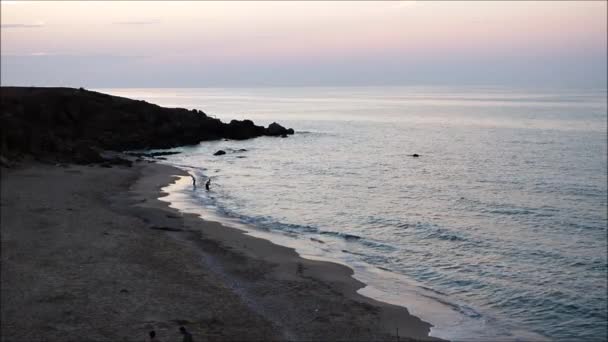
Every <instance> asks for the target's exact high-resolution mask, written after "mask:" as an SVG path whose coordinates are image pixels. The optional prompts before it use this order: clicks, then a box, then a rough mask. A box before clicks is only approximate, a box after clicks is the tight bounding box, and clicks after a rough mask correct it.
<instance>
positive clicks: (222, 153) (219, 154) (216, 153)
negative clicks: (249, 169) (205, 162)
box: [213, 150, 226, 156]
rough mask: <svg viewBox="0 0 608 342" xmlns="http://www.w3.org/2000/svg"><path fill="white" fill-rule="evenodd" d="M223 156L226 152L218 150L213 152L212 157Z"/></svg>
mask: <svg viewBox="0 0 608 342" xmlns="http://www.w3.org/2000/svg"><path fill="white" fill-rule="evenodd" d="M224 154H226V151H224V150H219V151H217V152H215V153H214V154H213V155H214V156H221V155H224Z"/></svg>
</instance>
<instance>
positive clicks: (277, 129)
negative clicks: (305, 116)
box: [265, 122, 293, 137]
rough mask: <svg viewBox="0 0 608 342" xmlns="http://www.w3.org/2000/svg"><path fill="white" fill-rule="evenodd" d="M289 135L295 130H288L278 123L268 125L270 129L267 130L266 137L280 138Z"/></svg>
mask: <svg viewBox="0 0 608 342" xmlns="http://www.w3.org/2000/svg"><path fill="white" fill-rule="evenodd" d="M290 132H291V133H290ZM287 134H293V129H291V128H290V129H286V128H285V127H283V126H281V125H279V124H278V123H276V122H273V123H271V124H270V125H268V128H266V132H265V135H269V136H272V137H278V136H283V135H287Z"/></svg>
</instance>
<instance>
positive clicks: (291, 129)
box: [287, 128, 295, 135]
mask: <svg viewBox="0 0 608 342" xmlns="http://www.w3.org/2000/svg"><path fill="white" fill-rule="evenodd" d="M294 133H295V132H294V130H293V128H288V129H287V134H288V135H293V134H294Z"/></svg>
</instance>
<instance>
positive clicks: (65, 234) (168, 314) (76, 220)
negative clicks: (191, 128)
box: [1, 162, 433, 341]
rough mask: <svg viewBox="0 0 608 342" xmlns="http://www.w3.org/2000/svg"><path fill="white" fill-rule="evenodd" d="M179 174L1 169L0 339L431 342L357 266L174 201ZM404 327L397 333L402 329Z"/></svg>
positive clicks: (163, 169)
mask: <svg viewBox="0 0 608 342" xmlns="http://www.w3.org/2000/svg"><path fill="white" fill-rule="evenodd" d="M176 175H185V173H184V172H183V171H181V170H179V169H176V168H173V167H170V166H165V165H158V164H153V163H147V162H142V163H136V164H135V165H134V166H133V167H132V168H128V167H113V168H102V167H96V166H75V165H62V166H59V165H48V164H28V165H26V166H21V167H19V168H16V169H2V175H1V181H2V183H1V185H2V187H1V191H2V196H1V233H2V252H1V257H2V264H1V267H2V269H1V271H2V277H1V290H2V293H1V299H2V308H1V311H2V329H1V337H2V341H24V340H28V341H35V340H45V341H80V340H90V341H108V340H112V341H144V340H146V338H147V332H148V331H149V330H156V331H157V335H158V337H159V338H160V339H161V340H163V341H169V340H179V339H180V335H179V333H178V327H179V326H180V325H183V326H185V327H187V328H188V329H189V330H190V331H191V332H192V334H193V336H194V339H195V341H205V340H366V341H367V340H383V341H396V340H400V341H404V340H408V339H415V340H433V338H429V337H428V332H429V329H430V325H429V324H428V323H426V322H423V321H421V320H420V319H418V318H417V317H415V316H412V315H410V314H409V313H408V311H407V310H406V309H405V308H402V307H398V306H393V305H389V304H385V303H381V302H378V301H375V300H372V299H370V298H367V297H364V296H361V295H359V294H357V293H356V291H357V290H358V289H359V288H361V287H363V286H364V284H362V283H361V282H359V281H357V280H355V279H354V278H353V277H352V273H353V272H352V270H351V269H350V268H348V267H346V266H343V265H339V264H335V263H329V262H321V261H312V260H307V259H303V258H301V257H299V256H298V254H297V253H295V251H294V250H293V249H290V248H286V247H282V246H278V245H275V244H273V243H271V242H269V241H266V240H263V239H259V238H255V237H252V236H249V235H246V234H244V232H242V231H240V230H238V229H234V228H227V227H224V226H222V225H221V224H219V223H216V222H207V221H203V220H201V219H200V218H199V217H197V216H194V215H190V214H181V213H180V212H178V211H176V210H175V209H172V208H169V207H168V205H167V203H166V202H163V201H160V200H158V197H160V196H162V193H161V192H160V188H162V187H164V186H166V185H167V184H169V183H170V182H171V181H172V180H173V179H175V176H176ZM397 334H398V335H399V336H397Z"/></svg>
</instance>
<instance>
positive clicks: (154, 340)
mask: <svg viewBox="0 0 608 342" xmlns="http://www.w3.org/2000/svg"><path fill="white" fill-rule="evenodd" d="M148 334H149V335H150V342H160V340H159V339H157V338H156V331H154V330H152V331H150V332H149V333H148Z"/></svg>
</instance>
